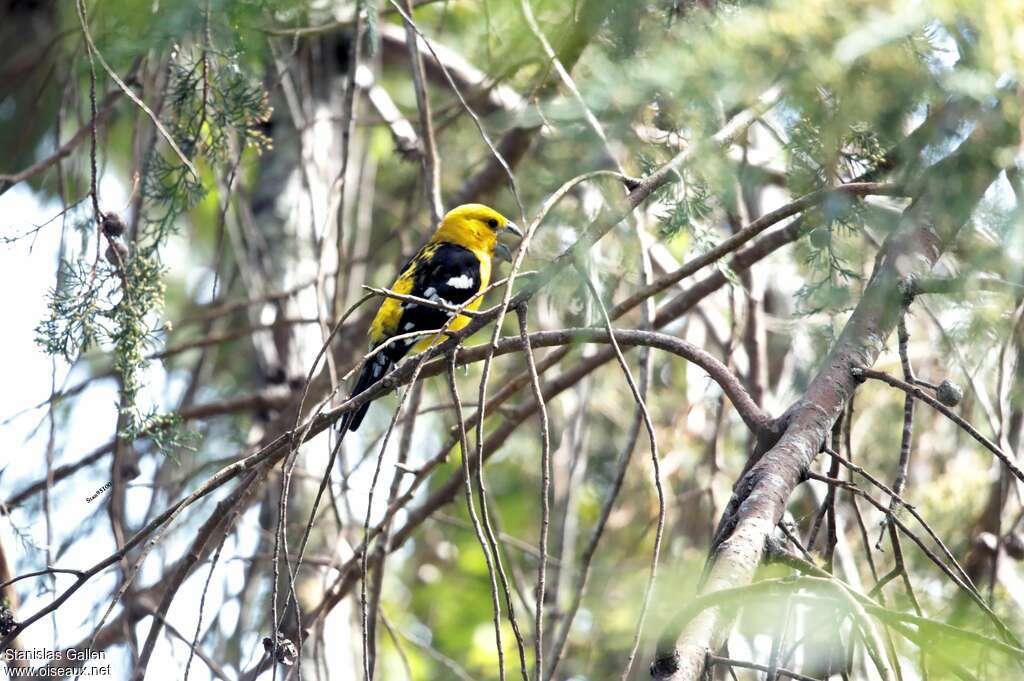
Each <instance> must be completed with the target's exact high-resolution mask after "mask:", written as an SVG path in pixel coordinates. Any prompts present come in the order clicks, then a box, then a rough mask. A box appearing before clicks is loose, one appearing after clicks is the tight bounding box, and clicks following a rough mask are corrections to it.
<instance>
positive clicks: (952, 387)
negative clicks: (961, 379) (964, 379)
mask: <svg viewBox="0 0 1024 681" xmlns="http://www.w3.org/2000/svg"><path fill="white" fill-rule="evenodd" d="M935 397H937V398H938V399H939V402H942V403H943V404H944V405H946V406H947V407H955V406H956V405H958V404H960V400H962V399H964V391H963V390H961V389H960V386H958V385H957V384H956V383H954V382H953V381H951V380H949V379H948V378H947V379H946V380H944V381H943V382H942V383H940V384H939V389H938V390H936V391H935Z"/></svg>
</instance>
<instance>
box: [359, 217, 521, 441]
mask: <svg viewBox="0 0 1024 681" xmlns="http://www.w3.org/2000/svg"><path fill="white" fill-rule="evenodd" d="M504 232H509V233H511V234H514V235H515V236H517V237H518V238H520V239H522V238H523V232H522V231H521V230H520V229H519V227H517V226H516V225H515V223H513V222H512V221H511V220H509V219H508V218H506V217H505V216H504V215H502V214H501V213H499V212H498V211H496V210H494V209H493V208H490V207H488V206H485V205H483V204H480V203H467V204H464V205H461V206H458V207H456V208H453V209H452V210H450V211H448V212H447V213H446V214H445V216H444V218H442V219H441V222H440V223H439V224H438V225H437V228H436V229H435V231H434V233H433V234H432V235H431V237H430V238H429V239H428V240H427V242H426V243H425V244H424V245H423V246H422V247H421V248H420V249H419V251H417V252H416V254H415V255H414V256H413V257H412V258H410V260H409V261H408V262H407V263H406V264H405V266H404V267H403V268H402V270H401V274H399V275H398V278H397V279H395V282H394V283H393V284H392V285H391V291H393V292H394V293H400V294H405V295H409V296H415V297H417V298H424V299H426V300H432V301H434V302H438V303H444V304H445V305H449V306H452V307H456V306H459V305H462V304H463V303H465V302H466V301H468V300H470V299H472V298H473V296H476V294H478V293H479V292H481V291H483V290H484V289H485V288H487V286H488V284H490V281H491V271H492V259H493V258H494V256H495V255H497V256H498V257H499V258H502V259H504V260H508V261H511V260H512V253H511V251H510V250H509V248H508V247H507V246H506V245H505V244H503V243H501V242H499V241H498V236H499V235H501V234H502V233H504ZM482 299H483V296H478V297H477V298H476V299H475V300H473V301H472V302H470V303H469V304H468V305H466V308H465V309H467V310H476V309H478V308H479V307H480V303H481V301H482ZM451 317H452V313H451V312H447V311H445V310H442V309H439V308H436V307H428V306H426V305H422V304H419V303H416V302H412V301H403V300H399V299H397V298H390V297H388V298H385V299H384V300H383V302H381V304H380V308H379V309H378V310H377V314H376V315H375V316H374V318H373V322H372V323H371V324H370V333H369V336H370V351H371V352H373V351H374V350H378V348H379V351H378V352H376V353H375V354H373V355H372V356H371V357H370V358H369V359H368V361H367V362H366V363H365V364H364V365H363V368H362V369H361V370H360V372H359V375H358V377H357V378H356V380H355V383H354V384H353V387H352V391H351V392H350V393H349V397H350V398H352V397H355V396H356V395H358V394H360V393H362V392H364V391H365V390H366V389H367V388H369V387H370V386H371V385H373V384H374V383H376V382H377V381H378V380H379V379H380V378H381V377H382V376H384V375H385V374H386V373H387V372H388V370H390V369H391V367H393V366H394V365H395V364H397V363H398V362H399V360H401V359H402V358H403V357H404V356H405V355H406V354H407V353H408V352H409V351H410V350H412V351H414V352H423V351H424V350H427V349H428V348H430V346H431V345H432V344H433V343H434V342H436V340H437V338H436V335H435V334H428V335H426V336H411V337H409V338H402V339H399V340H396V341H394V342H391V343H388V341H389V340H390V339H392V338H394V337H395V336H398V335H405V334H412V333H414V332H416V331H430V330H434V329H440V328H442V327H443V326H444V325H445V323H446V322H449V319H450V318H451ZM469 321H470V320H469V317H467V316H466V315H458V316H456V317H455V318H454V319H451V321H450V323H448V327H447V328H448V330H450V331H457V330H459V329H461V328H463V327H465V326H466V325H467V324H469ZM382 345H384V346H385V347H383V348H381V347H380V346H382ZM369 408H370V403H369V402H367V403H365V404H363V405H361V406H360V407H359V408H358V409H356V410H354V411H350V412H348V413H347V414H346V416H345V420H344V421H343V422H342V424H341V428H340V430H341V432H345V430H346V429H348V430H352V431H354V430H356V429H358V428H359V424H361V423H362V422H363V417H365V416H366V412H367V410H368V409H369Z"/></svg>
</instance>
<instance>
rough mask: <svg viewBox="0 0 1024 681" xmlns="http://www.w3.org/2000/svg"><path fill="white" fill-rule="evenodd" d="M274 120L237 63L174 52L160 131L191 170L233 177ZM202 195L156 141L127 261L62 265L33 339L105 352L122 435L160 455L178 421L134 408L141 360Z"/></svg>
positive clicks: (213, 52)
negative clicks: (172, 250)
mask: <svg viewBox="0 0 1024 681" xmlns="http://www.w3.org/2000/svg"><path fill="white" fill-rule="evenodd" d="M122 19H123V17H122ZM115 23H116V22H115ZM270 114H271V109H270V106H269V103H268V98H267V94H266V91H265V90H264V89H263V86H262V85H261V84H260V82H259V81H258V80H257V79H255V78H253V77H251V76H250V75H248V74H247V73H246V71H245V70H244V68H243V62H242V59H241V55H240V54H239V53H237V52H221V51H218V50H217V49H215V48H214V47H213V46H212V45H205V46H196V47H194V48H192V49H178V48H176V49H175V50H174V52H173V54H172V58H171V61H170V64H169V78H168V84H167V104H166V106H165V113H164V116H163V122H164V124H165V126H166V127H167V129H168V131H169V132H170V135H171V137H172V138H173V139H174V140H175V141H176V142H177V144H178V146H179V147H180V148H181V150H182V152H183V153H184V154H185V156H186V157H188V158H189V159H191V160H192V162H193V164H194V165H197V164H199V163H200V162H201V161H203V162H205V163H207V164H209V165H210V166H213V167H217V168H220V169H223V170H228V169H231V170H232V172H235V171H237V168H238V165H239V164H240V163H241V160H242V156H241V155H242V153H243V152H244V151H245V150H247V149H251V150H253V151H255V152H257V153H259V152H262V151H263V150H265V149H268V148H269V147H270V140H269V138H267V136H266V135H265V134H264V132H263V131H262V126H263V125H264V124H265V123H266V122H267V121H268V120H269V118H270ZM205 191H206V189H205V187H204V186H203V182H202V179H201V178H199V177H195V176H194V175H193V173H192V171H191V170H190V169H189V168H188V167H187V166H186V165H185V164H183V163H182V162H181V161H180V159H179V158H178V157H177V156H176V155H174V154H171V153H170V152H169V151H168V150H165V149H163V148H162V146H161V145H160V143H159V142H156V141H155V142H154V144H152V145H151V147H150V150H149V152H148V154H147V155H146V157H145V162H144V166H143V172H142V176H141V178H140V182H139V192H140V194H141V197H142V200H143V202H142V211H141V213H140V215H139V217H138V221H137V222H138V229H137V233H135V234H134V235H131V234H129V235H126V236H127V237H130V243H129V244H128V246H127V248H126V249H125V251H124V255H123V257H118V258H115V259H114V261H113V263H104V262H99V261H96V262H94V263H92V264H89V263H88V262H87V261H85V260H83V261H80V262H73V263H66V264H65V268H64V269H65V271H66V272H67V276H66V277H65V278H64V281H63V283H62V284H61V286H60V288H59V289H57V290H54V291H53V292H52V294H51V297H50V315H49V317H48V318H47V319H46V320H45V321H44V322H42V323H41V324H40V325H39V327H38V329H37V341H38V343H39V345H40V346H41V347H43V348H44V349H45V350H46V352H48V353H50V354H55V355H60V356H62V357H64V358H65V359H66V360H68V361H71V360H73V359H74V358H76V357H77V356H78V355H79V354H81V353H84V352H86V351H88V350H90V349H93V348H96V347H104V348H106V349H107V350H109V352H110V354H111V357H112V364H113V368H114V371H115V372H116V374H117V376H118V377H119V380H120V383H121V410H122V412H123V413H124V414H125V415H126V416H127V417H128V418H127V419H126V423H127V425H126V428H125V432H123V433H121V435H122V436H124V437H127V438H134V437H136V436H137V435H139V434H140V433H143V432H146V433H153V434H154V435H155V436H154V437H153V442H154V443H155V444H156V445H157V446H158V447H159V448H161V449H162V450H164V448H165V447H171V446H177V445H179V444H181V440H180V439H179V437H178V436H177V435H176V434H175V432H174V431H175V428H174V426H175V425H176V424H177V419H176V418H175V417H174V416H172V415H166V414H159V413H158V412H156V411H154V410H152V409H148V408H145V407H143V406H141V405H140V404H139V393H140V390H141V388H142V379H141V375H142V372H143V371H144V370H145V369H146V367H147V366H148V363H149V362H148V360H147V359H146V354H147V352H148V350H149V349H150V348H151V347H152V346H153V342H154V341H155V340H156V337H157V333H158V332H159V330H160V329H161V328H162V326H163V325H162V322H161V321H160V320H159V315H160V313H161V311H162V307H163V301H164V291H165V285H164V282H163V280H162V277H163V270H162V266H161V250H162V248H163V246H164V245H165V244H166V242H167V239H168V238H169V237H170V236H171V235H172V234H174V233H176V232H177V231H178V230H179V229H180V226H181V222H182V220H183V219H184V217H185V215H186V213H187V212H188V211H189V210H190V209H192V208H193V207H195V206H196V204H197V203H198V202H199V201H200V200H201V199H202V198H203V196H204V195H205ZM81 226H82V227H83V228H84V229H86V230H87V231H88V230H90V229H91V228H92V227H93V226H94V225H93V224H92V221H91V220H90V221H87V222H83V223H82V224H81ZM96 238H99V236H98V235H97V237H96ZM113 241H117V242H119V241H120V237H114V238H113ZM164 451H166V450H164Z"/></svg>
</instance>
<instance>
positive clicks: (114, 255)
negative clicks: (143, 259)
mask: <svg viewBox="0 0 1024 681" xmlns="http://www.w3.org/2000/svg"><path fill="white" fill-rule="evenodd" d="M104 255H105V256H106V258H107V262H109V263H110V264H111V265H113V266H114V267H120V266H121V265H123V264H124V263H125V261H127V260H128V246H127V245H125V243H124V242H123V241H121V240H120V239H110V240H109V245H108V246H107V251H106V253H105V254H104Z"/></svg>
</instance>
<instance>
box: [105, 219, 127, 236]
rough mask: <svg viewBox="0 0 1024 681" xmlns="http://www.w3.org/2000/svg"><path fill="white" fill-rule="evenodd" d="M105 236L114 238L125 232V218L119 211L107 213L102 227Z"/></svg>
mask: <svg viewBox="0 0 1024 681" xmlns="http://www.w3.org/2000/svg"><path fill="white" fill-rule="evenodd" d="M101 229H102V230H103V234H104V235H105V236H108V237H111V238H114V237H119V236H121V235H122V234H124V220H122V219H121V216H120V215H118V214H117V213H106V214H105V215H104V216H103V226H102V228H101Z"/></svg>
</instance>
